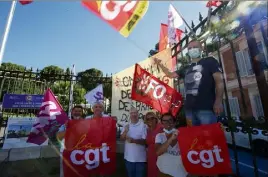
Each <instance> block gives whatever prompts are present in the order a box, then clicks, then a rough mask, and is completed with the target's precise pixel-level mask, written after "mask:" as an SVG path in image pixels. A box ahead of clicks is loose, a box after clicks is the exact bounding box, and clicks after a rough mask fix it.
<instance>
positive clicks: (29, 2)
mask: <svg viewBox="0 0 268 177" xmlns="http://www.w3.org/2000/svg"><path fill="white" fill-rule="evenodd" d="M19 2H20V4H21V5H27V4H31V3H32V2H33V1H32V0H28V1H19Z"/></svg>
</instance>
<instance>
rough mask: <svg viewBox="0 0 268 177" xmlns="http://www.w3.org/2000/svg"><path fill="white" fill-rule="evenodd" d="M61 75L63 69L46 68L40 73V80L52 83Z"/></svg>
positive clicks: (55, 67)
mask: <svg viewBox="0 0 268 177" xmlns="http://www.w3.org/2000/svg"><path fill="white" fill-rule="evenodd" d="M62 75H64V69H62V68H60V67H58V66H54V65H50V66H46V67H44V68H43V69H42V70H41V71H40V79H41V80H45V81H47V82H54V81H55V79H56V78H59V77H61V76H62Z"/></svg>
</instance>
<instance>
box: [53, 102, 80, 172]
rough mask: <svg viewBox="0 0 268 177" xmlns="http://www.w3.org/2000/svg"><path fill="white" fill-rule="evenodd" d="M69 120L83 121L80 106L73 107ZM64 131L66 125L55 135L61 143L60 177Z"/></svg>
mask: <svg viewBox="0 0 268 177" xmlns="http://www.w3.org/2000/svg"><path fill="white" fill-rule="evenodd" d="M71 119H83V107H82V106H79V105H77V106H74V107H73V109H72V112H71ZM65 131H66V123H65V124H63V125H62V126H61V127H60V128H59V131H58V133H57V135H56V136H57V139H58V140H59V141H61V147H60V157H61V158H60V177H64V175H63V159H62V153H63V151H64V136H65Z"/></svg>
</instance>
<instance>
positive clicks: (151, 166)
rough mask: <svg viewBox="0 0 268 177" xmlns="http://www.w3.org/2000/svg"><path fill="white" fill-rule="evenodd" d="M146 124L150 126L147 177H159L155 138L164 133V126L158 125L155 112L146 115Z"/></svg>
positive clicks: (147, 140)
mask: <svg viewBox="0 0 268 177" xmlns="http://www.w3.org/2000/svg"><path fill="white" fill-rule="evenodd" d="M144 121H145V123H146V124H147V126H148V131H147V137H146V143H147V145H148V150H147V163H148V164H147V177H157V175H158V172H159V170H158V168H157V166H156V161H157V155H156V151H155V136H156V135H157V134H158V133H160V132H162V125H161V124H159V123H158V119H157V116H156V115H155V113H154V112H148V113H147V114H146V115H145V120H144Z"/></svg>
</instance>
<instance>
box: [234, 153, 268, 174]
mask: <svg viewBox="0 0 268 177" xmlns="http://www.w3.org/2000/svg"><path fill="white" fill-rule="evenodd" d="M229 152H230V156H231V161H232V166H233V171H234V172H236V168H235V158H234V151H233V150H232V149H229ZM256 158H257V166H258V174H259V177H268V158H263V157H256ZM238 161H239V162H238V164H239V169H240V176H241V177H255V175H254V167H253V158H252V154H251V153H250V152H247V151H244V150H241V149H239V150H238Z"/></svg>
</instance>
